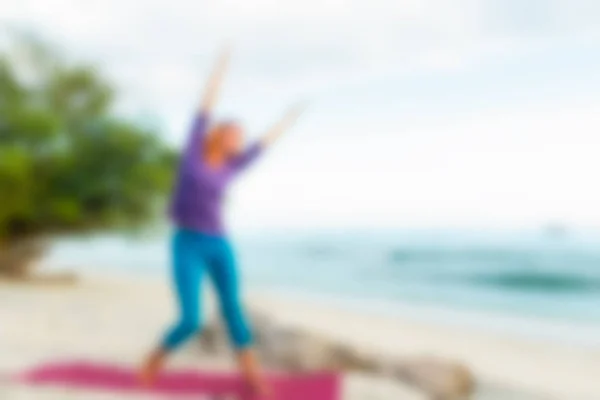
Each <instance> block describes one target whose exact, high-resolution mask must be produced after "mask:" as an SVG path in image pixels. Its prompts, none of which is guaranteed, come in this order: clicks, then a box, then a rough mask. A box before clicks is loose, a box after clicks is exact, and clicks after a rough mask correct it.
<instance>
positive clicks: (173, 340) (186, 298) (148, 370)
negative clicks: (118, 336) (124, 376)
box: [141, 231, 203, 383]
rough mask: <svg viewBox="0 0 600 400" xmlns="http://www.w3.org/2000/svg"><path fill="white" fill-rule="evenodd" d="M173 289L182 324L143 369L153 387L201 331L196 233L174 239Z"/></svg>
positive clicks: (163, 341)
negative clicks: (170, 360) (178, 352)
mask: <svg viewBox="0 0 600 400" xmlns="http://www.w3.org/2000/svg"><path fill="white" fill-rule="evenodd" d="M172 257H173V266H172V271H173V287H174V294H175V296H176V298H177V302H178V305H179V315H180V316H179V321H178V322H177V323H176V324H175V325H174V326H172V327H171V328H170V329H169V331H168V332H167V333H166V335H165V336H164V338H163V340H162V343H161V344H160V346H159V347H158V348H157V349H156V350H154V351H153V352H152V354H151V355H150V356H149V357H148V359H147V361H146V362H145V364H144V366H143V368H142V376H141V378H142V379H143V381H144V382H145V383H152V381H153V380H154V378H155V377H156V375H157V374H158V372H159V371H160V369H161V368H162V367H163V365H164V363H165V362H166V359H167V356H168V354H169V353H171V352H172V351H174V350H175V349H177V348H178V347H179V346H180V345H181V344H183V343H184V342H185V341H187V340H188V339H189V338H190V337H191V336H192V335H193V334H195V333H196V332H198V330H199V329H200V304H199V303H200V296H199V295H200V285H201V278H202V273H203V265H202V261H201V249H199V248H198V238H197V237H196V236H195V234H194V233H193V232H186V231H178V232H176V233H175V235H174V237H173V243H172Z"/></svg>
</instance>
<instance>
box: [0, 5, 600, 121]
mask: <svg viewBox="0 0 600 400" xmlns="http://www.w3.org/2000/svg"><path fill="white" fill-rule="evenodd" d="M598 20H600V3H598V2H597V1H594V0H530V1H521V0H453V1H448V0H403V1H398V0H304V1H298V0H256V1H252V2H248V1H246V0H225V1H218V2H209V1H206V0H205V1H187V0H147V1H145V2H144V3H143V5H140V3H139V2H138V1H134V0H104V1H100V0H86V1H81V0H79V1H78V0H21V1H11V2H9V3H8V4H4V5H3V7H2V9H1V10H0V22H2V21H3V22H5V23H8V24H13V25H15V24H16V25H20V26H25V27H27V28H32V29H34V30H35V31H37V32H39V33H40V34H42V35H43V36H45V37H47V38H49V39H51V40H53V41H55V42H58V43H60V44H61V45H63V46H64V47H65V48H66V49H68V51H69V53H71V54H74V55H76V56H78V57H87V58H91V59H93V60H96V61H98V62H100V63H101V64H102V65H103V67H104V69H106V70H107V71H109V73H110V74H111V75H112V76H113V77H114V78H115V79H116V80H117V81H118V83H119V85H120V86H121V87H122V88H123V89H124V92H125V93H126V94H127V96H126V98H125V99H124V102H123V103H124V104H129V107H130V108H131V109H134V108H135V105H136V104H137V107H138V108H139V109H154V110H159V112H162V113H164V117H165V118H167V119H168V120H170V121H173V120H178V119H182V118H183V114H184V113H185V112H186V111H187V110H186V107H185V104H189V102H190V101H194V99H195V96H196V92H197V91H198V90H199V89H200V88H201V87H202V82H203V78H204V76H205V74H206V73H207V71H208V68H209V67H210V63H211V60H212V58H213V57H214V55H215V51H216V49H217V46H218V45H219V44H220V43H221V42H222V41H223V40H224V39H226V38H233V39H235V43H236V50H237V53H236V60H235V61H236V64H235V66H234V70H233V71H232V79H231V86H232V87H235V88H236V90H237V91H238V92H240V93H255V94H256V95H264V97H266V98H272V99H273V101H274V102H275V101H288V100H286V99H291V98H294V97H297V96H303V95H307V94H313V95H315V94H319V93H324V92H327V91H329V92H331V91H335V90H338V89H339V88H341V87H344V86H351V85H356V84H360V83H367V82H369V81H370V80H373V79H381V78H382V77H386V76H389V77H398V76H402V75H410V74H414V73H419V74H423V73H431V74H435V73H436V72H438V71H447V70H455V69H460V68H466V67H467V66H469V65H472V64H473V63H477V62H480V61H481V60H485V59H489V58H494V57H501V56H502V57H505V56H513V57H518V56H519V54H522V53H523V52H527V51H529V50H530V49H531V48H535V47H539V46H541V45H542V44H543V43H545V42H552V43H553V41H556V40H557V38H567V37H593V36H594V35H597V34H598V33H599V32H600V26H599V25H598V24H597V21H598ZM427 71H429V72H427ZM177 110H179V111H177ZM174 113H179V115H175V114H174ZM174 125H177V123H175V124H173V123H172V122H171V123H170V127H171V128H172V129H173V126H174Z"/></svg>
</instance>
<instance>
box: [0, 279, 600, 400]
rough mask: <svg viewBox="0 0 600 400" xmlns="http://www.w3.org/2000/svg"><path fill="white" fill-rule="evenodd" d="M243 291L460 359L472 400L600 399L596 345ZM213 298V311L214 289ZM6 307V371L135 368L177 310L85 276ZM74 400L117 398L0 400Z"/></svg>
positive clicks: (296, 318)
mask: <svg viewBox="0 0 600 400" xmlns="http://www.w3.org/2000/svg"><path fill="white" fill-rule="evenodd" d="M247 297H248V299H249V303H250V304H251V306H252V308H253V309H255V310H258V311H260V312H261V313H263V314H265V315H268V316H269V317H272V318H273V319H275V320H277V321H281V322H282V323H285V324H286V325H289V326H293V327H298V328H301V329H304V330H308V331H312V332H318V333H319V334H321V335H324V336H326V337H328V338H331V339H332V340H335V341H338V342H341V343H344V344H347V345H350V346H354V347H356V348H361V349H367V350H368V351H370V352H373V353H375V354H386V355H387V356H390V355H392V356H397V357H399V358H400V357H413V356H423V355H424V356H435V357H438V358H443V359H448V360H456V361H459V362H462V363H464V364H465V365H466V366H468V367H469V368H470V369H471V370H472V371H473V372H474V374H475V376H476V378H477V382H478V389H477V394H476V395H475V399H481V400H494V399H507V400H509V399H515V400H519V399H523V400H528V399H531V400H536V399H539V400H598V399H600V380H598V377H599V376H600V351H598V350H585V349H582V348H575V347H568V346H560V345H558V344H550V343H546V342H538V341H534V340H525V339H521V338H519V339H517V338H514V337H513V338H509V337H503V336H501V335H493V334H491V333H483V332H475V331H469V330H466V329H459V328H454V327H453V328H450V327H447V326H441V325H434V324H425V323H422V322H416V321H410V320H406V319H399V318H391V317H382V316H373V315H368V314H366V313H359V312H349V311H348V310H342V309H339V308H336V307H334V306H332V305H323V304H318V303H316V302H308V301H299V300H297V299H293V298H291V297H286V296H281V295H278V296H275V295H273V294H266V293H248V294H247ZM207 303H208V304H207V309H208V312H209V314H210V312H211V311H210V310H212V306H211V304H210V303H211V301H210V295H207ZM0 304H1V305H2V307H0V374H2V376H6V375H7V374H11V373H15V372H18V371H22V370H23V369H25V368H28V367H31V366H34V365H37V364H39V363H41V362H44V361H50V360H65V359H91V360H103V361H113V362H119V363H122V364H126V365H136V364H137V363H138V362H139V360H140V358H141V356H142V355H143V354H144V352H145V351H147V350H148V349H149V348H150V347H151V346H152V345H153V344H154V343H155V341H156V340H157V338H158V337H159V335H160V334H161V333H162V331H163V329H164V327H165V324H167V323H169V322H170V321H171V320H172V318H173V312H174V309H173V302H172V299H171V297H170V292H169V287H168V286H167V285H165V284H164V283H160V282H156V281H151V280H142V279H140V280H135V281H134V280H132V279H111V280H108V279H98V278H93V279H92V278H87V279H85V280H82V281H81V282H80V283H78V284H76V285H74V286H72V287H61V286H56V287H52V286H38V285H21V284H7V283H2V284H0ZM172 365H174V366H177V365H186V366H198V367H208V368H226V369H228V368H232V367H233V366H232V363H231V359H230V358H229V357H220V358H215V359H211V358H207V357H205V356H201V355H200V354H198V352H197V351H196V350H195V348H194V347H189V348H186V349H183V350H182V351H180V352H179V353H178V354H177V355H176V356H175V357H174V359H173V363H172ZM70 398H73V399H94V398H98V399H100V398H110V399H115V398H119V396H117V395H115V394H106V393H105V394H91V393H81V392H75V391H66V390H64V389H60V388H54V389H43V390H42V389H32V388H25V387H22V386H19V385H16V384H14V383H11V382H7V381H5V382H2V383H0V399H7V400H11V399H42V400H43V399H57V400H58V399H70ZM123 398H132V397H131V396H128V397H123ZM146 398H147V397H146ZM344 399H350V400H360V399H365V400H366V399H382V400H383V399H390V400H391V399H407V400H411V399H415V400H416V399H424V396H423V395H422V394H420V393H419V392H417V391H415V390H413V389H410V388H408V387H406V386H404V385H401V384H397V383H393V382H389V381H387V380H383V379H376V378H373V377H368V376H363V375H360V374H350V375H347V376H345V377H344Z"/></svg>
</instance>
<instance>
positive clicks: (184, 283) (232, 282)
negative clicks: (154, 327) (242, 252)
mask: <svg viewBox="0 0 600 400" xmlns="http://www.w3.org/2000/svg"><path fill="white" fill-rule="evenodd" d="M172 246H173V250H172V252H173V278H174V287H175V293H176V296H177V299H178V303H179V309H180V319H179V322H178V323H177V324H175V326H173V327H172V328H171V329H170V330H169V331H168V332H167V334H166V336H165V338H164V339H163V342H162V347H163V349H164V350H168V351H171V350H174V349H175V348H177V347H178V346H180V345H181V344H183V343H184V342H185V341H186V340H187V339H189V338H190V337H191V336H193V335H194V334H196V333H197V332H198V331H199V330H200V329H201V326H202V322H203V321H202V319H203V318H202V310H201V306H200V287H201V284H202V278H203V276H204V274H205V272H208V275H209V277H210V279H211V281H212V283H213V284H214V287H215V289H216V294H217V297H218V300H219V304H220V309H221V315H222V317H223V319H224V320H225V323H226V326H227V330H228V333H229V339H230V341H231V342H232V343H233V345H234V347H235V348H236V349H242V348H245V347H247V346H249V345H250V344H251V343H252V334H251V332H250V329H249V327H248V324H247V322H246V319H245V316H244V312H243V310H242V306H241V303H240V298H239V283H238V273H237V268H236V263H235V257H234V254H233V250H232V248H231V245H230V244H229V242H228V241H227V239H226V238H223V237H216V236H208V235H205V234H202V233H199V232H195V231H190V230H185V229H179V230H177V231H176V232H175V234H174V236H173V244H172Z"/></svg>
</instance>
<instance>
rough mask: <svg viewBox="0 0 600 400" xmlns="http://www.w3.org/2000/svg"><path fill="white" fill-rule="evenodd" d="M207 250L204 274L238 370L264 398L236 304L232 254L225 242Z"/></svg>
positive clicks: (249, 335) (248, 333) (249, 340)
mask: <svg viewBox="0 0 600 400" xmlns="http://www.w3.org/2000/svg"><path fill="white" fill-rule="evenodd" d="M211 250H213V251H211V257H210V259H209V262H208V272H209V274H210V277H211V279H212V281H213V284H214V286H215V288H216V293H217V297H218V299H219V304H220V309H221V315H222V316H223V319H224V320H225V323H226V325H227V331H228V333H229V339H230V341H231V343H232V344H233V346H234V348H235V350H236V352H237V356H238V363H239V366H240V369H241V371H242V374H243V375H244V377H245V378H246V380H247V381H248V382H249V383H250V384H251V385H252V387H253V388H254V389H255V390H257V391H259V392H261V393H263V394H265V392H266V391H267V388H266V386H265V385H264V381H263V379H262V376H261V371H260V366H259V363H258V360H257V358H256V355H255V353H254V351H253V350H252V344H253V338H252V332H251V330H250V326H249V324H248V321H247V319H246V315H245V313H244V310H243V307H242V303H241V301H240V288H239V277H238V271H237V265H236V260H235V256H234V253H233V250H232V248H231V246H230V244H229V243H228V242H227V240H225V239H220V240H217V241H215V245H214V248H212V249H211Z"/></svg>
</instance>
